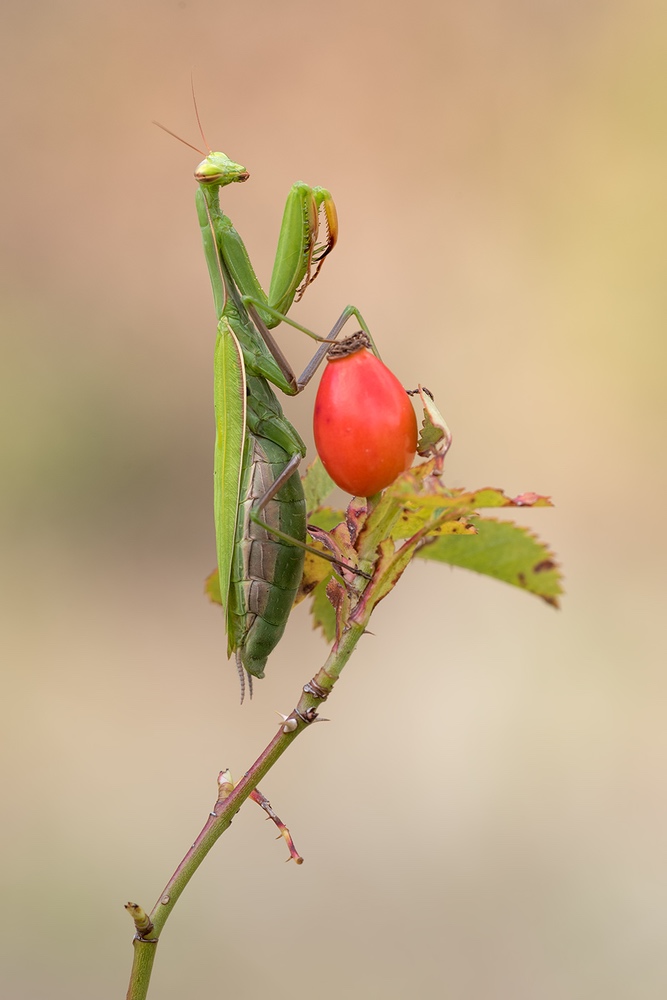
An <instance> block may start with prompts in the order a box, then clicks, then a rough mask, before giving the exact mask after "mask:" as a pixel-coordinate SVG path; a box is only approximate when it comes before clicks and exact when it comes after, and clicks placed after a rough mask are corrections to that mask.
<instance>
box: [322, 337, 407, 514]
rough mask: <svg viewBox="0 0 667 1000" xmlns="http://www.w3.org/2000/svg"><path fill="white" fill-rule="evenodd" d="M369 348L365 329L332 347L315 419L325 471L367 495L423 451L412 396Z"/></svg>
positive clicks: (346, 487)
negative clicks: (419, 441) (418, 441)
mask: <svg viewBox="0 0 667 1000" xmlns="http://www.w3.org/2000/svg"><path fill="white" fill-rule="evenodd" d="M369 344H370V341H369V339H368V337H367V336H366V334H365V333H362V332H361V331H360V332H359V333H354V334H352V336H351V337H348V338H347V339H346V340H343V341H341V342H340V343H336V344H333V345H332V347H331V349H330V350H329V353H328V355H327V362H328V363H327V367H326V369H325V371H324V374H323V375H322V380H321V382H320V386H319V389H318V390H317V398H316V399H315V414H314V418H313V429H314V432H315V446H316V448H317V451H318V454H319V456H320V458H321V460H322V464H323V465H324V468H325V469H326V470H327V472H328V473H329V475H330V476H331V478H332V479H333V481H334V482H335V483H336V485H337V486H340V488H341V489H343V490H345V491H346V492H347V493H351V494H352V495H353V496H361V497H370V496H373V495H374V494H375V493H379V491H380V490H383V489H384V488H385V487H386V486H389V485H390V483H393V481H394V479H396V477H397V476H398V475H399V474H400V473H401V472H404V471H405V470H406V469H409V468H410V466H411V465H412V462H413V460H414V457H415V453H416V451H417V418H416V417H415V411H414V410H413V408H412V403H411V402H410V399H409V397H408V394H407V392H406V391H405V389H404V388H403V386H402V385H401V383H400V382H399V381H398V379H397V378H396V376H395V375H394V374H393V373H392V372H390V371H389V369H388V368H387V366H386V365H385V364H383V363H382V361H380V359H379V358H376V357H375V355H374V354H372V353H371V351H370V350H369V349H368V348H369Z"/></svg>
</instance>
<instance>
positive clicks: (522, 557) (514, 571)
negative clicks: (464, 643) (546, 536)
mask: <svg viewBox="0 0 667 1000" xmlns="http://www.w3.org/2000/svg"><path fill="white" fill-rule="evenodd" d="M474 523H475V527H476V528H477V534H476V535H442V536H441V537H440V538H436V539H435V540H434V541H433V542H428V543H427V544H426V545H424V546H423V547H422V548H420V549H419V550H418V551H417V555H418V556H419V558H420V559H434V560H436V561H438V562H444V563H449V564H450V565H452V566H462V567H464V568H465V569H472V570H474V571H475V572H476V573H483V574H484V575H485V576H492V577H495V579H496V580H504V581H505V583H511V584H512V585H513V586H515V587H521V588H522V589H523V590H527V591H529V592H530V593H531V594H535V595H536V596H537V597H541V598H542V600H544V601H546V602H547V603H548V604H551V605H553V607H555V608H557V607H558V596H559V594H562V593H563V588H562V586H561V573H560V570H559V568H558V566H557V565H556V563H555V562H554V557H553V553H552V552H550V551H549V549H548V548H547V547H546V545H545V544H544V543H543V542H541V541H540V540H539V539H538V538H536V537H535V535H533V534H531V532H530V531H529V530H528V528H522V527H520V526H519V525H518V524H513V523H512V522H511V521H496V520H493V519H492V518H479V519H478V520H476V521H475V522H474Z"/></svg>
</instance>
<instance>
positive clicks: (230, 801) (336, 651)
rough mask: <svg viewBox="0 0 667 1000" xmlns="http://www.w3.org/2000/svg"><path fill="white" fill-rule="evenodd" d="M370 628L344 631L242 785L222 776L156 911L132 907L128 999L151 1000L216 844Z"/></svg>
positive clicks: (312, 717) (313, 714) (360, 625)
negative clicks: (156, 972) (178, 914)
mask: <svg viewBox="0 0 667 1000" xmlns="http://www.w3.org/2000/svg"><path fill="white" fill-rule="evenodd" d="M366 624H367V622H366V620H365V619H364V621H363V622H359V621H356V622H355V623H354V624H353V625H350V626H349V627H348V628H346V629H345V630H344V632H343V634H342V636H341V638H340V641H338V642H337V643H335V644H334V647H333V649H332V650H331V653H330V654H329V657H328V659H327V661H326V663H325V664H324V666H323V667H321V669H320V670H319V671H318V672H317V673H316V674H315V676H314V677H313V678H312V680H311V681H309V683H308V684H306V685H305V686H304V688H303V691H302V693H301V697H300V698H299V702H298V704H297V706H296V708H295V709H294V710H293V711H292V712H291V714H290V715H289V716H288V717H287V719H286V720H285V722H284V723H283V724H282V725H281V727H280V729H279V730H278V732H277V733H276V735H275V736H274V737H273V739H272V740H271V742H270V743H269V744H268V746H267V747H266V748H265V749H264V750H263V751H262V753H261V754H260V755H259V757H258V758H257V760H256V761H255V763H254V764H253V765H252V766H251V767H250V769H249V770H248V771H246V773H245V774H244V776H243V777H242V778H241V780H240V781H239V782H238V784H236V785H235V786H234V787H233V788H232V787H231V782H229V781H225V780H224V779H225V777H226V774H225V772H222V774H221V775H220V779H219V795H218V801H217V802H216V803H215V806H214V808H213V811H212V812H211V813H210V815H209V817H208V819H207V820H206V823H205V824H204V827H203V829H202V831H201V833H200V834H199V836H198V837H197V839H196V840H195V842H194V844H193V845H192V847H191V848H190V850H189V851H188V852H187V854H186V855H185V857H184V858H183V860H182V861H181V863H180V865H179V866H178V868H177V869H176V871H175V872H174V874H173V875H172V876H171V878H170V879H169V881H168V882H167V884H166V886H165V887H164V890H163V891H162V892H161V893H160V898H159V899H158V901H157V903H156V904H155V906H154V907H153V909H152V910H151V912H150V913H149V914H146V913H144V911H143V910H142V909H141V907H139V906H137V905H136V904H135V903H128V904H127V909H128V910H129V912H130V914H131V916H132V917H133V919H134V920H135V928H136V934H135V937H134V941H133V947H134V958H133V962H132V972H131V975H130V984H129V986H128V990H127V1000H145V998H146V997H147V995H148V987H149V983H150V977H151V971H152V968H153V962H154V960H155V952H156V949H157V944H158V939H159V937H160V933H161V931H162V928H163V927H164V925H165V923H166V922H167V918H168V917H169V915H170V913H171V912H172V910H173V908H174V906H175V905H176V902H177V900H178V898H179V897H180V895H181V893H182V892H183V890H184V889H185V887H186V886H187V884H188V882H189V881H190V879H191V878H192V876H193V875H194V873H195V872H196V871H197V869H198V868H199V866H200V864H201V863H202V861H203V860H204V858H205V857H206V855H207V854H208V852H209V851H210V850H211V848H212V847H213V845H214V844H215V842H216V840H217V839H218V838H219V837H220V836H222V834H223V833H224V832H225V830H227V829H228V828H229V826H230V825H231V822H232V820H233V818H234V816H235V815H236V813H237V812H238V811H239V809H240V808H241V806H242V805H243V803H244V802H245V800H246V799H247V798H248V797H249V796H250V795H251V794H252V792H253V791H254V790H255V788H256V787H257V785H258V784H259V782H260V781H261V780H262V779H263V778H264V776H265V775H266V774H267V773H268V772H269V771H270V769H271V768H272V767H273V765H274V764H275V763H276V761H277V760H278V758H279V757H281V756H282V755H283V754H284V753H285V751H286V750H287V748H288V747H289V746H291V744H292V743H293V742H294V740H295V739H296V738H297V736H299V735H300V734H301V733H302V732H303V731H304V730H305V729H307V728H308V726H309V725H310V723H311V722H314V721H315V720H316V719H317V711H318V708H319V706H320V705H321V704H322V702H323V701H324V700H325V699H326V698H327V697H328V696H329V694H330V693H331V691H332V690H333V686H334V684H335V683H336V681H337V680H338V678H339V676H340V673H341V671H342V669H343V667H344V666H345V664H346V663H347V661H348V660H349V658H350V656H351V655H352V652H353V651H354V648H355V646H356V645H357V643H358V642H359V639H360V638H361V636H362V635H363V634H364V630H365V627H366ZM230 789H231V790H230Z"/></svg>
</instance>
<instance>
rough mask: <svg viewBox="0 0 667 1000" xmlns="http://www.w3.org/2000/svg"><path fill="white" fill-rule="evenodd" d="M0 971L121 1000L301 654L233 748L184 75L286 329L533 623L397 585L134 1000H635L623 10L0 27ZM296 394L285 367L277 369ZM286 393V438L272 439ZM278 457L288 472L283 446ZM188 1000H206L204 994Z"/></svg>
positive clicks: (648, 763)
mask: <svg viewBox="0 0 667 1000" xmlns="http://www.w3.org/2000/svg"><path fill="white" fill-rule="evenodd" d="M2 22H3V26H2V42H1V43H0V44H1V45H2V59H1V60H0V66H1V72H2V77H3V87H2V90H3V95H4V101H3V104H4V113H3V124H2V128H1V129H0V135H1V141H2V145H3V147H4V148H3V155H2V163H3V167H4V169H3V183H2V185H1V189H0V197H1V198H2V211H1V219H2V227H1V230H2V232H1V239H2V266H1V269H0V271H1V279H0V280H1V281H2V285H3V293H2V320H3V321H2V333H3V336H2V363H1V371H0V379H1V382H2V385H1V401H2V409H3V417H2V421H1V423H0V440H1V446H2V458H1V472H2V515H3V517H2V520H3V539H2V550H3V555H2V618H3V624H2V635H1V641H2V647H3V655H2V660H3V682H2V690H3V697H2V702H3V705H2V715H3V721H2V732H3V735H4V737H5V751H6V752H5V755H4V759H5V765H6V767H5V773H4V776H3V778H2V811H3V818H2V823H1V826H0V829H1V831H2V833H1V837H2V840H3V841H4V859H5V860H4V863H3V866H2V872H1V879H2V883H3V889H2V896H3V903H2V906H1V907H0V921H1V922H2V924H3V929H2V934H1V935H0V949H1V950H2V951H3V952H4V959H3V967H4V972H3V980H4V985H3V987H2V992H3V995H5V996H11V997H12V998H14V1000H35V998H42V997H46V996H48V997H49V998H51V1000H58V998H67V1000H71V998H77V997H89V996H95V997H97V998H99V1000H106V998H109V1000H111V998H117V997H120V996H124V993H125V988H126V983H127V976H128V973H129V967H130V960H131V948H130V939H131V926H130V922H129V921H128V918H127V916H126V914H125V913H124V911H123V908H122V906H123V903H124V902H125V901H126V900H127V899H133V900H137V901H139V902H140V903H142V904H143V905H144V906H146V907H150V906H152V904H153V902H154V901H155V899H156V898H157V897H158V895H159V893H160V890H161V888H162V886H163V885H164V883H165V882H166V880H167V878H168V876H169V874H170V873H171V871H172V870H173V868H174V867H175V865H176V863H177V862H178V860H179V859H180V857H181V856H182V854H183V853H184V851H185V850H186V849H187V847H188V845H189V844H190V843H191V841H192V839H193V837H194V836H195V834H196V833H197V832H198V830H199V829H200V827H201V825H202V824H203V822H204V820H205V818H206V814H207V812H208V810H209V808H210V807H211V805H212V803H213V801H214V798H215V779H216V775H217V772H218V770H219V769H220V768H222V767H224V766H228V767H230V768H231V769H232V771H233V772H234V773H235V774H236V775H237V776H238V775H240V774H241V773H242V772H243V771H244V770H245V769H246V767H247V766H248V765H249V764H250V763H251V761H252V760H253V759H254V758H255V756H256V755H257V754H258V753H259V751H260V750H261V749H262V747H263V746H264V745H265V743H266V742H267V741H268V739H269V738H270V736H271V735H272V733H273V732H274V730H275V725H276V716H275V714H274V713H275V712H276V711H284V712H288V711H289V710H290V708H291V707H292V706H293V704H294V703H295V701H296V698H297V695H298V691H299V688H300V685H301V684H302V683H303V682H304V681H305V680H306V679H307V678H309V677H310V676H311V675H312V673H313V672H314V669H315V668H316V667H317V666H318V665H319V664H320V663H321V662H322V659H323V657H324V655H325V647H324V646H323V644H322V642H321V639H320V638H319V637H318V636H317V635H316V634H314V633H312V632H311V629H310V624H309V620H308V616H307V613H306V611H305V609H304V608H300V609H299V610H298V611H297V612H296V613H295V614H294V616H293V619H292V620H291V622H290V625H289V631H288V635H287V637H286V638H285V640H284V642H283V643H282V644H281V646H280V647H279V649H278V650H277V651H276V653H275V654H274V656H273V657H272V660H271V663H270V665H269V666H270V669H269V671H268V675H267V679H266V680H265V681H263V682H262V683H261V684H258V685H257V692H256V697H255V700H254V701H253V703H252V704H246V705H245V706H244V707H243V709H241V708H239V705H238V690H237V680H236V676H235V672H234V670H233V668H232V667H231V666H229V665H228V664H227V663H226V661H225V656H224V638H223V628H222V622H221V621H220V618H219V616H218V614H217V613H216V611H215V609H213V608H211V607H210V606H209V605H208V604H207V602H206V601H205V599H204V597H203V596H202V581H203V578H204V576H205V575H206V574H207V573H208V572H209V571H210V569H211V568H212V566H213V562H214V555H213V526H212V514H211V462H212V443H213V437H212V400H211V355H212V346H213V336H214V315H213V308H212V300H211V295H210V290H209V287H208V279H207V274H206V268H205V265H204V261H203V256H202V252H201V249H200V243H199V232H198V226H197V222H196V217H195V213H194V205H193V196H194V187H195V185H194V181H193V178H192V171H193V169H194V167H195V165H196V163H197V161H198V156H197V154H196V153H193V152H192V150H189V149H187V148H186V147H184V146H181V145H179V144H177V143H176V142H174V141H173V140H172V139H171V138H169V137H168V136H166V135H165V134H164V133H162V132H160V131H158V130H157V129H156V128H154V127H153V126H152V125H151V120H152V119H154V118H156V119H159V120H160V121H162V122H164V123H165V124H166V125H167V126H169V127H170V128H172V129H173V130H175V131H177V132H178V133H179V134H181V135H183V136H184V138H186V139H188V140H189V141H191V142H194V143H195V144H196V145H197V144H199V139H198V134H197V129H196V123H195V121H194V115H193V110H192V104H191V97H190V73H191V71H192V72H193V73H194V79H195V83H196V89H197V95H198V99H199V106H200V110H201V116H202V120H203V123H204V127H205V131H206V133H207V136H208V137H210V142H211V143H212V145H213V147H214V148H222V149H224V150H225V151H226V152H227V153H228V154H229V155H230V156H232V157H233V158H235V159H238V160H240V161H241V162H242V163H244V164H245V165H246V166H247V167H248V169H249V170H250V172H251V180H250V182H249V183H248V184H247V185H245V186H244V187H240V188H237V189H233V190H231V191H229V193H228V195H227V197H226V200H225V206H226V208H227V210H228V212H229V214H230V215H231V217H232V218H233V219H234V221H235V223H236V224H237V226H238V228H239V230H240V231H241V232H242V233H243V235H244V237H245V238H246V241H247V243H248V246H249V248H250V252H251V256H252V258H253V260H254V261H256V263H257V268H258V271H259V273H260V275H261V276H262V277H263V278H264V280H265V281H267V280H268V276H269V274H270V268H271V264H272V258H273V252H274V247H275V239H276V236H277V231H278V226H279V223H280V217H281V213H282V206H283V202H284V197H285V194H286V192H287V189H288V187H289V185H290V184H291V183H292V181H294V180H296V179H304V180H308V181H309V182H310V183H318V184H325V185H327V186H328V187H329V188H330V189H331V190H332V191H333V192H334V194H335V197H336V200H337V204H338V209H339V214H340V222H341V237H340V244H339V247H338V248H337V249H336V252H335V254H334V255H333V256H332V258H330V260H329V261H328V263H327V265H326V267H325V268H324V271H323V273H322V276H321V278H320V279H319V280H318V282H317V283H316V285H315V286H314V287H313V288H312V289H311V290H310V291H309V294H308V296H307V297H306V300H305V301H304V303H303V304H302V306H301V307H300V312H299V317H300V318H301V320H302V321H303V322H305V323H307V324H310V325H312V326H315V327H316V328H318V329H325V328H327V325H328V324H329V323H330V322H331V321H332V320H333V318H335V317H336V316H337V315H338V312H339V311H340V309H341V308H342V306H344V305H345V304H346V303H348V302H354V303H356V304H357V305H358V306H359V307H360V308H361V309H362V310H363V312H364V314H365V316H366V317H367V319H368V322H369V323H370V325H371V327H372V329H373V331H374V332H375V335H376V337H377V339H378V341H379V343H380V344H381V348H382V352H383V356H384V358H385V360H386V361H387V363H389V364H390V366H391V367H392V368H393V369H394V370H395V371H396V372H397V374H398V375H399V376H400V378H401V379H402V381H403V382H404V384H406V385H415V384H416V383H417V382H418V381H426V383H427V385H429V387H430V388H431V389H433V390H434V391H435V392H436V394H437V398H438V401H439V403H440V405H441V408H442V409H443V411H444V413H445V414H446V417H447V419H448V422H449V423H450V425H451V427H452V429H453V431H454V435H455V442H454V448H453V450H452V452H451V457H450V459H449V460H448V481H449V482H450V483H451V484H453V485H466V486H470V487H477V486H484V485H494V486H502V487H504V488H506V489H507V490H508V491H510V492H511V493H518V492H521V491H525V490H535V491H537V492H540V493H548V494H551V495H553V497H554V499H555V502H556V504H557V506H556V508H555V509H554V510H553V511H549V510H540V511H526V512H519V514H520V516H519V518H518V520H519V521H520V522H521V523H523V524H527V525H529V526H531V528H532V529H533V530H535V531H536V532H537V533H538V534H539V535H540V536H541V537H543V538H545V539H547V540H548V541H549V542H550V543H551V545H552V547H553V549H554V550H555V551H556V553H557V554H558V557H559V559H560V561H561V562H562V564H563V566H564V570H565V573H566V587H567V596H566V597H565V599H564V602H563V609H562V611H560V612H556V611H554V610H553V609H551V608H549V607H548V606H546V605H544V604H542V603H540V602H539V601H538V600H537V599H535V598H532V597H529V596H527V595H525V594H523V593H521V592H520V591H518V590H514V589H513V588H510V587H507V586H505V585H502V584H499V583H494V582H492V581H488V580H486V579H483V578H479V577H476V576H474V575H472V574H466V572H464V571H462V570H449V569H448V568H446V567H442V566H437V565H435V564H427V563H423V564H421V563H417V564H415V565H413V566H412V567H411V568H410V570H409V571H408V573H407V574H406V576H405V578H404V580H403V582H402V583H401V586H400V588H399V589H398V591H397V592H395V594H394V595H392V597H391V598H390V599H389V600H387V601H386V602H385V603H384V604H383V605H382V606H381V608H380V609H379V611H378V613H377V615H376V617H375V622H374V631H375V635H374V637H372V638H371V637H369V638H368V640H367V641H366V642H364V644H363V646H362V647H361V649H360V650H359V652H358V654H357V656H356V658H355V659H354V660H353V661H352V663H351V664H350V666H349V668H348V670H347V671H346V675H345V676H344V679H343V680H342V682H341V684H340V685H339V688H338V689H337V691H336V694H335V697H334V698H333V699H332V701H331V703H330V704H329V705H328V706H327V711H326V713H325V714H326V715H328V716H329V717H330V719H331V720H332V721H331V722H329V723H328V724H327V725H323V726H317V727H316V728H315V729H314V730H313V731H312V732H311V733H309V734H307V735H306V736H304V737H303V738H302V739H301V740H300V741H298V742H297V744H296V745H295V746H294V748H293V749H292V750H291V751H290V753H289V754H288V755H287V756H286V757H285V758H284V759H283V760H282V761H281V762H280V764H279V766H278V767H277V768H276V769H275V771H274V772H273V773H272V774H271V776H270V778H269V780H268V781H266V782H265V783H264V792H265V793H266V794H267V795H268V796H269V797H270V799H271V801H272V803H273V805H274V807H275V808H276V809H277V811H278V812H279V814H280V815H281V816H282V817H283V818H284V819H285V820H286V822H287V823H288V824H289V825H290V827H291V829H292V832H293V834H294V837H295V840H296V843H297V846H298V848H299V849H300V851H301V853H302V854H303V855H304V857H305V858H306V862H305V864H304V865H303V866H302V867H300V868H297V867H295V866H294V865H286V864H284V858H285V853H286V852H285V849H284V845H283V844H282V843H275V842H274V840H273V834H274V831H273V828H272V827H270V826H269V825H267V824H265V823H264V822H263V816H262V814H261V813H260V812H259V810H257V809H256V808H255V807H254V806H252V805H249V806H247V807H245V808H244V809H243V810H242V812H241V814H240V815H239V816H238V817H237V819H236V820H235V822H234V825H233V827H232V829H231V831H230V832H229V834H228V835H227V836H225V838H224V839H223V841H221V842H220V843H219V844H218V846H217V849H216V850H215V852H214V853H213V854H212V855H211V856H210V857H209V858H208V860H207V862H206V864H205V866H204V867H203V868H202V869H201V870H200V872H199V873H198V875H197V877H196V879H195V880H194V882H193V883H192V884H191V886H190V887H189V889H188V890H187V893H186V894H185V896H184V897H183V898H182V900H181V901H180V903H179V905H178V907H177V909H176V911H175V913H174V915H173V916H172V918H171V920H170V922H169V924H168V926H167V928H166V930H165V933H164V935H163V938H162V942H161V944H160V949H159V953H158V959H157V963H156V969H155V973H154V981H153V987H152V992H151V997H154V998H155V1000H158V998H161V1000H170V998H177V997H178V998H182V997H195V996H203V995H207V996H217V995H221V996H222V995H225V996H227V995H229V996H235V997H239V998H256V997H260V996H265V995H268V994H271V995H272V996H273V997H275V998H276V1000H282V998H288V997H289V998H290V1000H295V998H299V997H306V996H309V997H310V996H317V997H318V998H320V1000H329V998H333V997H337V996H339V995H341V993H344V994H345V995H347V996H352V997H375V996H382V997H385V998H389V1000H400V998H404V997H415V996H419V997H433V996H446V997H448V998H454V1000H487V998H488V1000H491V998H492V1000H497V998H504V997H508V998H512V1000H523V998H525V1000H532V998H536V997H539V998H540V1000H564V998H568V1000H569V998H572V997H577V998H586V1000H589V998H591V1000H593V998H599V997H605V1000H616V998H619V1000H620V998H626V997H629V996H632V997H633V998H634V1000H649V998H650V1000H653V998H658V997H661V998H662V997H663V996H664V995H665V990H666V989H667V953H666V951H665V935H666V933H667V916H666V912H667V911H666V907H665V896H666V894H667V857H666V852H665V842H666V839H667V809H666V801H667V791H666V788H665V765H666V763H667V761H666V749H667V746H666V743H667V737H666V727H665V699H666V696H667V678H666V667H667V662H666V661H667V657H666V656H665V639H664V635H665V582H664V581H665V558H666V556H667V552H666V546H665V528H664V524H665V514H664V510H663V507H664V498H665V488H666V487H667V481H666V478H665V474H664V438H665V395H666V387H665V360H666V351H665V336H664V330H665V319H664V317H665V309H666V306H667V294H666V289H667V281H666V279H665V264H666V261H667V253H666V245H665V243H666V241H665V231H666V228H667V226H666V222H667V196H666V194H665V192H666V190H667V184H666V183H665V177H666V175H667V127H666V122H667V100H666V92H667V8H665V5H664V4H663V3H662V2H661V0H635V2H634V3H632V4H629V3H627V2H623V0H610V2H594V0H577V2H576V3H574V2H568V0H561V2H555V0H551V2H549V0H505V2H503V3H502V4H499V3H494V2H490V0H479V2H468V3H454V2H452V0H413V2H412V3H411V4H408V5H406V4H403V3H399V2H397V0H394V2H384V3H380V2H372V0H336V2H335V3H330V4H325V3H321V2H317V0H311V2H309V3H306V2H303V0H284V2H270V0H263V2H262V0H259V2H250V0H248V2H246V3H231V2H224V0H218V2H206V0H190V2H181V3H177V2H170V3H167V2H158V0H148V2H143V3H139V4H136V3H129V2H127V0H116V2H114V3H110V2H92V3H91V2H83V0H79V2H77V0H62V2H58V0H56V2H50V3H45V2H37V0H36V2H32V3H26V4H23V5H18V4H14V5H11V6H9V5H6V6H5V9H4V10H3V13H2ZM285 345H286V350H287V351H288V354H289V355H290V357H292V358H294V359H295V366H297V365H298V364H299V363H303V362H304V361H305V359H306V357H307V356H308V353H309V345H308V344H307V343H305V344H304V343H302V342H301V339H300V338H299V336H298V335H297V334H295V333H290V332H286V333H285ZM312 403H313V394H312V392H308V393H304V395H303V397H302V398H301V399H299V400H298V401H293V402H290V403H289V404H288V405H287V407H286V408H287V410H288V413H289V414H290V416H291V417H292V418H293V420H294V422H295V423H296V424H297V425H298V426H299V427H300V428H301V429H303V430H304V433H308V432H309V421H310V413H311V409H312ZM309 440H311V439H310V438H309ZM223 975H224V977H225V980H226V982H227V984H228V986H226V987H225V990H224V991H223V989H222V986H221V977H222V976H223Z"/></svg>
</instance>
